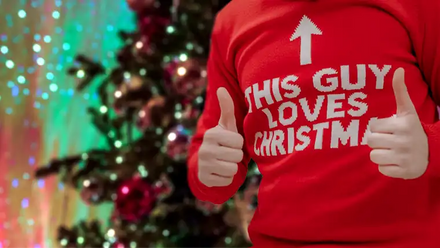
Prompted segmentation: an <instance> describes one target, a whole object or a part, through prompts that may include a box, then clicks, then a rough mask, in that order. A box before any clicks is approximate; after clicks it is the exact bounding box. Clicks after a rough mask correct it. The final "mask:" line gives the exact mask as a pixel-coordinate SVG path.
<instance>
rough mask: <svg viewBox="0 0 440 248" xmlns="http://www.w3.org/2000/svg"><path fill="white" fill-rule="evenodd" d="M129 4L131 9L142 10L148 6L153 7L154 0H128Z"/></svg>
mask: <svg viewBox="0 0 440 248" xmlns="http://www.w3.org/2000/svg"><path fill="white" fill-rule="evenodd" d="M127 4H128V6H129V7H130V9H131V10H133V11H135V12H141V11H143V10H145V9H147V8H152V7H153V5H154V0H127Z"/></svg>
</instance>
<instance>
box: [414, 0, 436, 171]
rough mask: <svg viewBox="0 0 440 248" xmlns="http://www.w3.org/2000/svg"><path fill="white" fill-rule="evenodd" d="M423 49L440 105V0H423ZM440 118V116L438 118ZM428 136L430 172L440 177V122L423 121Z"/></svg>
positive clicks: (422, 60) (428, 76)
mask: <svg viewBox="0 0 440 248" xmlns="http://www.w3.org/2000/svg"><path fill="white" fill-rule="evenodd" d="M420 2H422V5H423V6H422V15H421V16H422V19H423V23H422V24H423V26H424V30H423V32H424V35H423V50H422V53H421V57H420V59H419V60H420V61H419V63H420V67H421V70H422V73H423V75H424V77H425V79H426V81H427V83H428V84H429V88H430V91H431V94H432V97H433V100H434V102H435V103H436V104H437V106H440V1H439V0H423V1H420ZM437 120H438V118H437ZM422 125H423V128H424V130H425V132H426V135H427V137H428V144H429V165H428V173H431V174H433V175H434V176H436V177H440V122H439V121H437V122H436V123H422Z"/></svg>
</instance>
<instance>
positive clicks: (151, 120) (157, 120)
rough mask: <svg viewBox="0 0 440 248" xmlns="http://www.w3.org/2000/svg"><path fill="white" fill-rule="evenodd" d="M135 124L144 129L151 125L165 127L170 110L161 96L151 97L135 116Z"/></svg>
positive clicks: (170, 114)
mask: <svg viewBox="0 0 440 248" xmlns="http://www.w3.org/2000/svg"><path fill="white" fill-rule="evenodd" d="M136 118H137V119H136V125H137V127H138V128H139V129H141V130H144V129H146V128H148V127H152V126H156V127H158V126H160V127H166V126H168V124H169V123H170V121H171V119H172V111H170V110H169V109H167V106H166V99H165V98H164V97H163V96H156V97H153V98H151V99H150V100H149V101H148V102H147V104H146V105H144V107H143V108H142V109H141V110H140V111H139V112H138V114H137V116H136Z"/></svg>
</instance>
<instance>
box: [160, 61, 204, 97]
mask: <svg viewBox="0 0 440 248" xmlns="http://www.w3.org/2000/svg"><path fill="white" fill-rule="evenodd" d="M206 76H207V73H206V64H205V63H204V62H203V61H200V60H196V59H189V60H187V61H184V62H181V61H177V62H172V63H169V64H168V65H167V66H166V75H165V79H166V82H167V84H168V87H169V88H171V90H172V91H174V92H176V93H177V94H178V95H180V96H183V97H185V98H186V99H187V100H189V101H193V100H194V99H195V98H197V97H198V96H200V95H201V94H202V93H203V91H204V89H205V87H206V80H207V78H206Z"/></svg>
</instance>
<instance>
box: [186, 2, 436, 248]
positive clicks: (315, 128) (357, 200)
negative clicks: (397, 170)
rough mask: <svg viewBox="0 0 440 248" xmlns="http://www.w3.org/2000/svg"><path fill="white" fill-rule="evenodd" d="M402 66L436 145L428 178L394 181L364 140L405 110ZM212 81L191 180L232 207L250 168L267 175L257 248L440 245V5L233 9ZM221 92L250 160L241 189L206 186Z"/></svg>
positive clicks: (202, 193)
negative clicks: (205, 159)
mask: <svg viewBox="0 0 440 248" xmlns="http://www.w3.org/2000/svg"><path fill="white" fill-rule="evenodd" d="M398 67H403V68H404V69H405V70H406V84H407V87H408V91H409V93H410V95H411V98H412V101H413V103H414V105H415V107H416V109H417V111H418V113H419V116H420V120H421V121H422V124H423V126H424V129H425V131H426V134H427V136H428V140H429V148H430V157H429V161H430V162H429V167H428V171H427V172H426V173H425V175H424V176H422V177H421V178H419V179H416V180H400V179H392V178H389V177H386V176H384V175H382V174H381V173H380V172H379V171H378V168H377V165H375V164H373V163H372V162H371V161H370V159H369V153H370V151H371V149H370V148H369V147H368V146H367V145H366V143H365V139H364V135H365V132H366V130H367V126H368V123H369V121H370V120H371V119H372V118H386V117H390V116H391V115H393V114H395V113H396V103H395V100H394V95H393V90H392V84H391V83H392V82H391V81H392V76H393V73H394V71H395V70H396V69H397V68H398ZM208 78H209V83H208V91H207V99H206V108H205V110H204V113H203V115H202V117H201V119H200V121H199V124H198V129H197V133H196V135H195V136H194V138H193V142H192V146H191V151H190V158H189V163H188V164H189V174H188V175H189V184H190V187H191V189H192V191H193V193H194V194H195V196H196V197H198V198H199V199H201V200H205V201H211V202H214V203H222V202H225V201H226V200H228V199H229V198H230V197H231V196H233V195H234V194H235V192H236V191H237V189H238V188H239V186H240V185H241V184H242V183H243V181H244V179H245V176H246V173H247V169H246V167H247V163H248V162H249V160H250V158H252V159H253V160H254V161H255V162H256V163H257V165H258V168H259V170H260V172H261V174H262V176H263V179H262V182H261V185H260V190H259V195H258V198H259V205H258V209H257V210H256V213H255V216H254V218H253V220H252V222H251V225H250V227H249V233H250V237H251V239H252V242H253V244H254V246H255V247H262V248H263V247H312V248H318V247H319V248H323V247H325V248H327V247H350V248H356V247H374V248H439V247H440V235H439V234H438V232H439V229H440V122H438V113H437V110H436V105H440V1H439V0H315V1H307V0H301V1H300V0H234V1H232V2H231V3H230V4H229V5H228V6H227V7H225V9H224V10H222V12H221V13H220V14H219V15H218V17H217V21H216V24H215V27H214V31H213V34H212V47H211V54H210V59H209V63H208ZM219 87H225V88H227V89H228V91H229V93H230V94H231V96H232V97H233V99H234V101H235V108H236V111H235V114H236V120H237V125H238V130H239V131H240V132H241V133H242V134H243V135H244V137H245V148H244V151H245V159H244V160H243V162H242V163H240V164H239V165H238V166H239V170H238V173H237V175H236V176H235V178H234V182H233V183H232V184H231V185H230V186H228V187H212V188H208V187H205V186H204V185H202V184H201V183H200V181H198V179H197V151H198V148H199V146H200V145H201V142H202V139H203V134H204V132H205V131H206V130H207V129H209V128H212V127H214V126H216V125H217V123H218V120H219V105H218V102H217V97H216V95H215V94H216V90H217V88H219Z"/></svg>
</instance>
